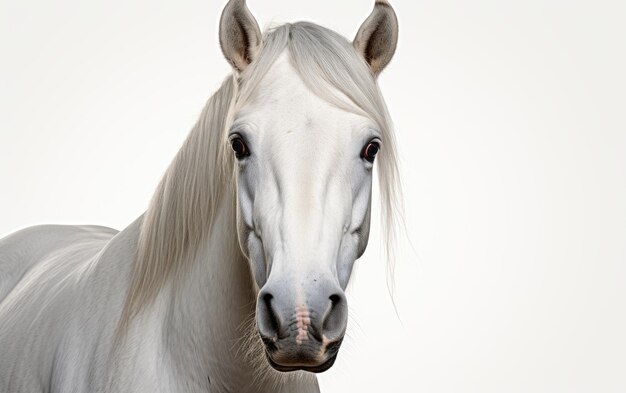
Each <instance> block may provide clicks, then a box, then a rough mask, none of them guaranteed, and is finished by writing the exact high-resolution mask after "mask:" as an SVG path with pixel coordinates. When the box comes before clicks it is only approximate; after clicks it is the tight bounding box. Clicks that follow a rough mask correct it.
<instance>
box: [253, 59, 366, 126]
mask: <svg viewBox="0 0 626 393" xmlns="http://www.w3.org/2000/svg"><path fill="white" fill-rule="evenodd" d="M330 88H331V89H332V87H330ZM336 93H337V95H340V93H339V92H336ZM249 110H250V112H251V113H256V115H257V116H258V118H259V119H258V120H257V121H256V123H265V124H264V125H265V127H263V128H264V129H265V130H267V131H271V133H272V134H273V135H280V134H281V133H297V134H299V135H300V136H302V137H303V138H306V137H307V136H308V137H319V136H320V134H324V133H329V135H328V137H333V136H336V135H335V131H336V130H337V129H338V128H342V129H344V128H347V127H350V126H351V125H352V124H355V123H356V124H359V123H363V121H364V119H363V118H362V117H361V116H358V115H355V114H354V113H350V112H346V111H344V110H342V109H340V108H338V107H336V106H334V105H332V104H330V103H329V102H327V101H326V100H324V99H322V98H321V97H319V96H317V95H316V94H315V93H314V92H312V91H311V90H310V89H309V88H308V86H307V85H306V83H305V82H304V81H303V80H302V78H301V77H300V75H299V74H298V72H297V71H296V70H295V69H294V68H293V66H292V65H291V63H290V62H289V59H288V56H287V55H286V54H283V55H281V56H280V57H279V58H278V59H277V60H276V62H275V64H274V66H273V67H272V68H271V69H270V71H269V72H268V73H267V74H266V75H265V76H264V77H263V79H262V80H261V83H260V85H259V89H258V91H257V94H256V95H255V97H254V99H253V100H252V103H251V107H250V108H249Z"/></svg>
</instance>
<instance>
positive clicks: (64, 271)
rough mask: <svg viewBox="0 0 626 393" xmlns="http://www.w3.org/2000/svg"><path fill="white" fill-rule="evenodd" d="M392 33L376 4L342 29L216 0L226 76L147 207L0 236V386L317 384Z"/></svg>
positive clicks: (387, 179) (337, 314) (327, 355)
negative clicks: (284, 19)
mask: <svg viewBox="0 0 626 393" xmlns="http://www.w3.org/2000/svg"><path fill="white" fill-rule="evenodd" d="M396 40H397V24H396V19H395V14H394V13H393V11H392V10H391V7H390V6H389V4H388V3H387V2H386V1H383V0H377V2H376V6H375V8H374V11H373V12H372V14H371V15H370V17H369V18H368V19H367V20H366V22H365V23H364V24H363V25H362V26H361V29H360V30H359V33H358V34H357V37H356V39H355V40H354V42H353V43H350V42H348V41H347V40H346V39H345V38H343V37H341V36H339V35H337V34H336V33H334V32H332V31H330V30H327V29H324V28H322V27H320V26H317V25H314V24H310V23H306V22H300V23H296V24H292V25H283V26H279V27H277V28H276V29H274V30H272V31H270V32H268V33H267V34H266V35H265V36H263V37H262V36H261V33H260V30H259V29H258V26H257V24H256V21H255V20H254V18H253V17H252V15H251V14H250V12H249V10H248V9H247V7H246V5H245V1H244V0H230V2H229V3H228V4H227V6H226V8H225V10H224V13H223V15H222V19H221V22H220V43H221V45H222V49H223V51H224V54H225V56H226V58H227V59H228V60H229V61H230V63H231V64H232V65H233V69H234V73H233V75H232V76H231V77H229V78H227V79H226V80H225V81H224V82H223V84H222V86H221V87H220V89H219V90H218V91H217V92H216V93H215V94H214V95H213V96H212V97H211V98H210V99H209V101H208V103H207V104H206V106H205V108H204V110H203V112H202V114H201V116H200V119H199V120H198V122H197V124H196V125H195V127H194V128H193V130H192V131H191V133H190V134H189V136H188V138H187V140H186V141H185V143H184V144H183V146H182V147H181V149H180V150H179V152H178V154H177V156H176V157H175V159H174V161H173V162H172V164H171V165H170V167H169V168H168V170H167V172H166V174H165V175H164V177H163V179H162V180H161V182H160V184H159V187H158V188H157V190H156V191H155V194H154V196H153V199H152V201H151V203H150V206H149V207H148V209H147V211H146V212H145V213H144V214H143V215H142V216H141V217H139V218H138V219H137V220H135V221H134V222H133V223H132V224H130V225H129V226H128V227H127V228H125V229H124V230H122V231H121V232H117V231H115V230H113V229H110V228H104V227H96V226H40V227H33V228H29V229H26V230H22V231H20V232H18V233H16V234H13V235H11V236H9V237H7V238H5V239H2V240H0V392H11V393H13V392H42V393H43V392H50V393H61V392H63V393H64V392H100V393H105V392H107V393H108V392H111V393H114V392H120V393H121V392H172V393H176V392H181V393H182V392H185V393H195V392H211V393H217V392H238V393H245V392H257V393H263V392H279V393H281V392H282V393H288V392H292V393H295V392H297V393H309V392H318V391H319V388H318V384H317V379H316V377H315V374H314V373H317V372H322V371H325V370H327V369H328V368H330V367H331V366H332V365H333V363H334V361H335V359H336V357H337V353H338V350H339V347H340V345H341V342H342V339H343V337H344V334H345V331H346V326H347V311H348V310H347V300H346V296H345V294H344V290H345V288H346V286H347V284H348V281H349V279H350V275H351V271H352V266H353V264H354V262H355V261H356V260H357V259H358V258H359V257H360V255H361V254H362V253H363V252H364V250H365V247H366V245H367V240H368V233H369V226H370V211H371V209H370V203H371V186H372V172H373V164H374V158H375V157H376V154H377V153H378V150H379V149H381V151H382V152H383V154H381V158H380V159H377V160H378V162H379V166H378V167H379V168H380V169H379V170H380V171H381V174H382V175H383V176H381V177H380V180H381V182H380V184H381V190H382V195H381V196H382V199H383V211H385V212H387V218H388V219H389V218H390V217H391V216H392V215H393V210H392V207H393V193H394V190H395V188H394V184H395V183H394V179H396V176H397V169H396V166H395V156H394V137H393V134H392V132H391V127H390V124H389V123H390V121H389V119H388V114H387V111H386V107H385V104H384V101H383V99H382V96H381V94H380V91H379V89H378V86H377V84H376V77H377V75H378V73H379V72H380V71H381V70H382V69H383V68H384V67H385V65H386V64H387V63H388V62H389V60H390V58H391V56H392V55H393V52H394V50H395V43H396ZM229 144H230V147H231V148H232V150H233V151H234V154H233V152H232V151H231V150H230V149H229V146H228V145H229ZM386 232H388V231H386Z"/></svg>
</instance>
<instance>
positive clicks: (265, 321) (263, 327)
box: [257, 292, 280, 338]
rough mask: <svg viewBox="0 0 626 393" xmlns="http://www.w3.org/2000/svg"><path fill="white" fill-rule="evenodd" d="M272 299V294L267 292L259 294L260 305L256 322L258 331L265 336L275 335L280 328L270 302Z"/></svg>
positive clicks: (272, 336) (271, 336)
mask: <svg viewBox="0 0 626 393" xmlns="http://www.w3.org/2000/svg"><path fill="white" fill-rule="evenodd" d="M273 299H274V296H273V295H272V294H271V293H269V292H267V293H265V294H263V295H262V296H261V300H262V307H261V309H260V310H259V316H258V319H257V323H258V327H259V332H260V333H261V335H262V336H265V337H266V338H274V337H277V336H278V333H279V329H280V320H279V318H278V314H277V313H276V310H275V309H274V306H273V304H272V303H273V302H272V300H273Z"/></svg>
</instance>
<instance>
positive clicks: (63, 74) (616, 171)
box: [0, 0, 626, 392]
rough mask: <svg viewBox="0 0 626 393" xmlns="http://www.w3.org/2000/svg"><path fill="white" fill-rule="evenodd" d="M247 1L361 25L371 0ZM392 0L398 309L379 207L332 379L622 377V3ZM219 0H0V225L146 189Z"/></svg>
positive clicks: (541, 384) (57, 218)
mask: <svg viewBox="0 0 626 393" xmlns="http://www.w3.org/2000/svg"><path fill="white" fill-rule="evenodd" d="M249 3H250V8H251V9H252V11H253V13H254V14H255V15H256V17H257V19H258V20H259V22H260V24H261V25H262V26H267V25H268V24H269V23H272V22H286V21H296V20H301V19H306V20H311V21H314V22H317V23H320V24H322V25H325V26H327V27H330V28H333V29H335V30H337V31H338V32H340V33H342V34H344V35H346V36H348V37H352V36H353V35H354V34H355V33H356V30H357V28H358V27H359V25H360V23H361V22H362V21H363V20H364V19H365V17H366V16H367V15H368V14H369V12H370V10H371V7H372V3H373V2H370V1H365V0H358V1H357V0H350V1H347V0H341V1H332V0H315V1H296V0H249ZM393 5H394V6H395V8H396V11H397V12H398V14H399V18H400V29H401V30H400V33H401V34H400V43H399V46H398V52H397V55H396V57H395V59H394V60H393V62H392V64H391V65H390V66H389V68H388V69H387V70H386V71H385V72H384V74H383V76H382V77H381V79H380V83H381V86H382V89H383V92H384V94H385V97H386V98H387V102H388V105H389V107H390V110H391V113H392V117H393V119H394V120H395V123H396V128H397V135H398V140H399V141H400V144H401V146H400V154H401V157H402V172H403V182H404V190H405V192H404V198H405V201H406V221H407V225H408V236H409V238H410V239H411V242H412V243H413V248H414V249H415V251H413V250H411V248H410V247H404V248H400V249H399V258H398V273H397V277H396V283H397V295H396V301H397V303H398V309H399V314H400V320H398V318H397V317H396V316H395V313H394V311H393V308H392V305H391V301H390V298H389V296H388V294H387V291H386V287H385V276H384V262H383V260H382V259H381V255H382V253H381V247H380V241H379V233H378V228H379V225H376V226H375V228H374V230H373V233H372V239H371V241H370V246H369V248H368V251H367V253H366V255H365V257H364V258H363V259H362V260H361V261H359V262H358V270H357V272H356V276H355V277H354V282H353V285H352V291H351V294H350V297H349V301H350V303H351V320H350V326H349V335H350V337H349V338H348V339H347V340H346V342H345V344H344V346H343V348H342V350H341V351H340V356H339V360H338V362H337V363H336V365H335V366H334V367H333V368H332V369H331V370H330V371H328V372H326V373H324V374H322V375H321V376H320V380H321V385H322V388H323V391H324V392H624V391H626V334H625V332H626V314H625V311H626V309H625V307H626V285H625V283H626V157H625V156H626V120H625V117H626V111H625V108H626V93H625V91H626V78H625V76H624V74H625V71H624V70H626V54H625V48H626V42H625V41H626V40H625V37H626V27H625V24H624V20H625V18H626V3H625V2H623V1H614V2H610V1H571V0H569V1H543V0H542V1H539V0H530V1H516V2H511V1H507V2H503V1H489V0H476V1H465V0H437V1H413V0H411V1H409V0H396V1H395V2H393ZM222 6H223V2H222V1H215V0H203V1H184V2H183V1H177V2H167V3H166V2H162V1H154V0H152V1H147V0H140V1H121V0H107V1H102V0H99V1H82V0H81V1H79V0H54V1H49V0H45V1H44V0H37V1H35V0H20V1H19V2H18V1H11V0H0V56H1V58H0V187H1V188H0V236H4V235H6V234H8V233H10V232H13V231H15V230H17V229H19V228H22V227H25V226H29V225H33V224H37V223H94V224H102V225H108V226H112V227H115V228H118V229H121V228H123V227H124V226H126V225H127V224H128V223H130V222H131V221H132V220H133V219H134V218H135V217H137V216H138V215H139V214H141V213H142V212H143V211H144V210H145V208H146V206H147V204H148V201H149V198H150V196H151V194H152V192H153V190H154V188H155V187H156V184H157V182H158V179H159V177H160V176H161V174H162V173H163V172H164V170H165V168H166V167H167V165H168V163H169V162H170V160H171V159H172V158H173V156H174V154H175V152H176V151H177V149H178V147H179V146H180V144H181V142H182V140H183V139H184V137H185V136H186V134H187V132H188V131H189V130H190V129H191V127H192V125H193V124H194V122H195V120H196V118H197V116H198V115H199V113H200V110H201V109H202V107H203V105H204V103H205V101H206V99H207V98H208V97H209V96H210V95H211V94H212V93H213V91H214V90H215V89H216V88H217V87H218V86H219V84H220V82H221V80H222V79H223V78H224V77H225V75H226V74H227V73H228V72H229V67H228V65H227V63H226V62H225V61H224V60H223V57H222V55H221V52H220V51H219V47H218V44H217V42H218V41H217V21H218V17H219V12H220V10H221V7H222ZM376 212H377V210H376V211H375V213H376Z"/></svg>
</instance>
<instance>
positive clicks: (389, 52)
mask: <svg viewBox="0 0 626 393" xmlns="http://www.w3.org/2000/svg"><path fill="white" fill-rule="evenodd" d="M397 44H398V18H397V17H396V13H395V12H394V10H393V8H391V5H389V3H388V2H387V0H376V4H375V5H374V10H373V11H372V13H371V14H370V16H369V17H368V18H367V19H366V20H365V22H363V24H362V25H361V28H360V29H359V32H358V33H357V34H356V37H355V38H354V41H353V42H352V45H354V48H355V49H356V50H357V52H359V53H360V54H361V56H363V58H364V59H365V61H366V62H367V64H369V66H370V68H371V70H372V72H373V73H374V75H378V74H380V72H381V71H382V70H383V69H384V68H385V67H386V66H387V64H389V61H391V58H392V57H393V54H394V53H395V51H396V46H397Z"/></svg>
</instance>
